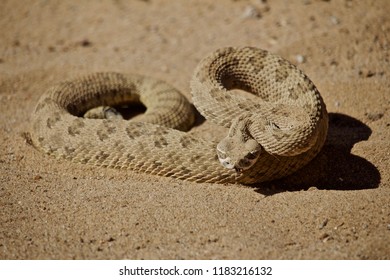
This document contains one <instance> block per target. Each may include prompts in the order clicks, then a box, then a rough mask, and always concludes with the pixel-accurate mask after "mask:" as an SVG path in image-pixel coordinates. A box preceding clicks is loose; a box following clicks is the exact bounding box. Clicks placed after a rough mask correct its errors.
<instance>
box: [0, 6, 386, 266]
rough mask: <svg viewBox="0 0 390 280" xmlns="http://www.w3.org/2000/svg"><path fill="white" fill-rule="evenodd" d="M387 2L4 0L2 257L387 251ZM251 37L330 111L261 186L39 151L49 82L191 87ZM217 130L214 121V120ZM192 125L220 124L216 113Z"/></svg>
mask: <svg viewBox="0 0 390 280" xmlns="http://www.w3.org/2000/svg"><path fill="white" fill-rule="evenodd" d="M389 13H390V1H388V0H381V1H358V0H328V1H320V0H296V1H282V0H274V1H271V0H269V1H260V0H253V1H249V0H235V1H233V0H229V1H228V0H220V1H212V0H204V1H194V0H191V1H190V0H189V1H173V0H149V1H146V0H144V1H137V0H133V1H125V0H115V1H114V0H111V1H108V0H107V1H60V0H58V1H54V0H53V1H43V0H41V1H18V0H15V1H13V0H9V1H4V0H2V1H1V4H0V30H1V32H0V112H1V116H0V211H1V212H0V224H1V226H0V258H1V259H123V258H126V259H389V258H390V184H389V179H390V178H389V168H390V160H389V158H390V148H389V147H390V145H389V141H390V140H389V139H390V138H389V136H390V116H389V108H390V92H389V88H390V67H389V66H390V62H389V61H390V51H389V48H390V17H389ZM246 45H249V46H254V47H259V48H263V49H267V50H269V51H271V52H273V53H277V54H279V55H281V56H283V57H285V58H286V59H288V60H290V61H292V62H293V63H295V64H297V65H298V67H299V68H301V69H302V70H304V71H305V73H306V74H307V75H308V76H309V77H310V78H311V80H312V81H313V82H314V83H315V85H316V86H317V87H318V89H319V91H320V92H321V94H322V96H323V98H324V100H325V102H326V104H327V109H328V111H329V113H330V129H329V136H328V139H327V142H326V145H325V147H324V149H323V151H322V152H321V154H320V155H319V156H318V157H317V158H316V159H315V160H314V161H313V162H312V163H311V164H309V166H307V167H306V168H304V169H303V170H302V171H300V172H299V173H298V174H296V175H295V176H292V177H291V178H287V179H285V180H280V181H277V182H271V183H267V184H259V185H255V186H240V185H217V184H215V185H212V184H196V183H188V182H182V181H178V180H174V179H170V178H162V177H155V176H150V175H145V174H138V173H135V172H130V171H128V172H124V171H118V170H107V169H103V168H93V167H90V166H85V165H81V164H73V163H70V162H67V161H58V160H55V159H52V158H50V157H48V156H46V155H43V154H41V153H40V152H38V151H37V150H35V149H34V148H33V147H31V146H30V145H28V143H26V141H25V138H24V137H23V135H24V133H25V132H28V131H29V129H30V124H29V120H30V114H31V111H32V110H33V108H34V106H35V104H36V102H37V101H38V98H39V97H40V95H41V94H42V93H43V92H44V91H45V90H46V89H47V88H48V87H50V86H52V85H54V84H56V83H57V82H59V81H62V80H64V79H67V78H72V77H75V76H77V75H80V74H86V73H91V72H94V71H118V72H124V73H126V72H127V73H140V74H144V75H149V76H153V77H156V78H159V79H162V80H164V81H166V82H168V83H170V84H172V85H173V86H175V87H176V88H178V89H179V90H180V91H182V92H183V93H184V94H185V95H186V96H187V97H189V98H190V91H189V81H190V78H191V75H192V72H193V70H194V68H195V66H196V65H197V63H198V62H199V60H200V59H201V58H203V57H204V56H205V55H207V54H208V53H210V52H212V51H214V50H216V49H217V48H220V47H225V46H246ZM215 131H217V132H215ZM190 133H194V134H197V135H201V136H202V137H210V138H213V137H220V136H219V133H218V130H217V129H215V128H214V126H213V125H211V124H210V123H209V122H207V121H206V122H204V123H202V124H201V125H199V126H197V127H195V128H194V129H193V130H192V131H191V132H190Z"/></svg>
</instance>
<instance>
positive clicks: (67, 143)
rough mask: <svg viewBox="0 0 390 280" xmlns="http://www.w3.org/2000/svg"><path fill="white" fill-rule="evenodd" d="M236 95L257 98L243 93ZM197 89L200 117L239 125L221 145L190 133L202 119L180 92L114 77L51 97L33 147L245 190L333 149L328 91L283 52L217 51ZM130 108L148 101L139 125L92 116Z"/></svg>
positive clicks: (91, 78) (79, 81) (44, 99)
mask: <svg viewBox="0 0 390 280" xmlns="http://www.w3.org/2000/svg"><path fill="white" fill-rule="evenodd" d="M234 89H241V90H244V91H247V92H250V93H252V94H253V97H254V98H247V97H244V96H242V95H235V94H234V91H233V90H234ZM191 90H192V95H193V102H194V105H195V106H196V108H197V109H198V110H199V112H200V113H201V114H202V115H203V116H205V117H206V119H208V120H210V121H212V122H214V123H216V124H218V125H221V126H224V127H226V128H229V133H228V135H227V136H226V138H224V139H222V140H221V141H220V142H219V143H213V142H210V141H206V140H204V139H201V138H197V137H194V136H191V135H189V134H188V133H186V132H185V131H187V130H189V129H190V128H191V126H192V124H193V122H194V112H193V109H192V106H191V104H190V103H189V102H188V100H187V99H186V98H185V97H184V96H183V95H181V94H180V93H179V92H178V91H177V90H175V89H174V88H172V87H171V86H169V85H167V84H166V83H164V82H162V81H159V80H155V79H152V78H149V77H144V76H139V75H133V74H132V75H124V74H120V73H111V72H109V73H93V74H90V75H87V76H83V77H79V78H76V79H73V80H69V81H65V82H62V83H60V84H58V85H57V86H54V87H52V88H50V89H49V90H47V91H46V92H45V93H44V94H43V95H42V96H41V98H40V100H39V102H38V104H37V106H36V108H35V110H34V111H33V114H32V124H33V125H32V130H31V140H32V142H33V144H34V146H35V147H37V148H38V149H39V150H41V151H43V152H45V153H47V154H50V155H54V156H55V157H57V158H64V159H68V160H71V161H74V162H79V163H86V164H92V165H95V166H103V167H112V168H118V169H130V170H134V171H138V172H145V173H149V174H155V175H161V176H170V177H174V178H178V179H183V180H189V181H195V182H212V183H243V184H251V183H256V182H263V181H269V180H273V179H277V178H280V177H284V176H286V175H289V174H291V173H293V172H294V171H296V170H297V169H299V168H301V167H303V166H304V165H306V164H307V163H308V162H309V161H310V160H312V159H313V158H314V157H315V156H316V155H317V154H318V152H319V151H320V150H321V148H322V146H323V144H324V141H325V138H326V134H327V128H328V117H327V112H326V108H325V104H324V102H323V100H322V98H321V96H320V94H319V92H318V90H317V89H316V87H315V86H314V84H313V83H312V82H311V81H310V80H309V78H308V77H307V76H306V75H305V74H304V73H303V72H302V71H300V70H299V69H298V68H296V67H295V66H294V65H293V64H291V63H289V62H288V61H286V60H284V59H283V58H281V57H279V56H277V55H274V54H271V53H269V52H267V51H264V50H261V49H257V48H251V47H243V48H223V49H220V50H217V51H215V52H214V53H212V54H210V55H209V56H207V57H206V58H204V59H203V60H202V61H201V62H200V63H199V64H198V66H197V67H196V69H195V72H194V75H193V78H192V80H191ZM129 103H130V104H131V103H142V104H143V105H144V106H145V107H146V108H147V109H146V112H145V113H144V114H142V115H138V116H136V117H134V118H132V119H131V120H123V119H88V118H84V117H83V114H84V113H85V112H87V111H88V110H89V109H91V108H94V107H98V106H101V105H103V106H117V105H121V104H129ZM221 163H222V164H221Z"/></svg>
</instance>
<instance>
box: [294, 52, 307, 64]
mask: <svg viewBox="0 0 390 280" xmlns="http://www.w3.org/2000/svg"><path fill="white" fill-rule="evenodd" d="M295 60H296V61H297V63H304V62H305V61H306V58H305V57H304V56H303V55H301V54H298V55H296V56H295Z"/></svg>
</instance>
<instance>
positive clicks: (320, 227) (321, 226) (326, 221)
mask: <svg viewBox="0 0 390 280" xmlns="http://www.w3.org/2000/svg"><path fill="white" fill-rule="evenodd" d="M328 221H329V219H328V218H326V219H325V220H324V221H323V222H322V223H321V224H320V226H319V227H318V228H319V229H323V228H324V227H326V225H327V224H328Z"/></svg>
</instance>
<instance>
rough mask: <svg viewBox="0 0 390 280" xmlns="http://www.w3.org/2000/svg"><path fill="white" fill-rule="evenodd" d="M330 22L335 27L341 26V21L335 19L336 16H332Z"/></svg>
mask: <svg viewBox="0 0 390 280" xmlns="http://www.w3.org/2000/svg"><path fill="white" fill-rule="evenodd" d="M330 21H331V22H332V23H333V24H334V25H338V24H340V20H339V19H338V18H337V17H335V16H331V17H330Z"/></svg>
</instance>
